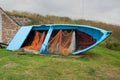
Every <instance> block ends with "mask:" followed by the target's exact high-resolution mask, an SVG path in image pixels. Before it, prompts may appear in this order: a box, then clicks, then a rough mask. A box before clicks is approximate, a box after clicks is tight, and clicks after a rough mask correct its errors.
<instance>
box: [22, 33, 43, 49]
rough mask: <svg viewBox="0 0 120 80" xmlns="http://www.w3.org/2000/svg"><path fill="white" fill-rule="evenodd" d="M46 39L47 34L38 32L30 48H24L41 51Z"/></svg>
mask: <svg viewBox="0 0 120 80" xmlns="http://www.w3.org/2000/svg"><path fill="white" fill-rule="evenodd" d="M44 38H45V32H43V33H40V32H38V31H36V32H35V37H34V40H33V41H32V43H31V45H30V46H25V47H24V48H26V49H30V50H40V48H41V46H42V43H43V41H44Z"/></svg>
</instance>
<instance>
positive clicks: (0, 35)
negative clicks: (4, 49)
mask: <svg viewBox="0 0 120 80" xmlns="http://www.w3.org/2000/svg"><path fill="white" fill-rule="evenodd" d="M0 42H2V14H1V13H0Z"/></svg>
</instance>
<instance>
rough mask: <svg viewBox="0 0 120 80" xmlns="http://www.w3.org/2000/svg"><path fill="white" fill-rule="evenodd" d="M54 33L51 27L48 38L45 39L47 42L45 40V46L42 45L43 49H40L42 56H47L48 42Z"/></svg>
mask: <svg viewBox="0 0 120 80" xmlns="http://www.w3.org/2000/svg"><path fill="white" fill-rule="evenodd" d="M52 31H53V27H52V26H50V28H49V31H48V33H47V36H46V38H45V40H44V42H43V44H42V47H41V49H40V53H41V54H45V53H46V52H47V46H48V41H49V39H50V36H51V34H52Z"/></svg>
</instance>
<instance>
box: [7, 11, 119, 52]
mask: <svg viewBox="0 0 120 80" xmlns="http://www.w3.org/2000/svg"><path fill="white" fill-rule="evenodd" d="M6 12H7V13H8V15H10V16H11V17H13V16H14V17H15V16H16V17H21V18H28V19H30V21H29V22H28V23H26V25H33V24H35V25H37V24H39V25H40V24H82V25H91V26H95V27H98V28H102V29H105V30H109V31H112V36H111V37H110V38H109V39H108V40H106V41H105V42H104V44H103V45H102V46H103V47H107V48H109V49H113V50H120V36H119V35H120V26H117V25H112V24H106V23H103V22H98V21H90V20H83V19H79V20H72V19H70V18H68V17H58V16H50V15H46V16H43V15H40V14H33V13H28V12H18V11H13V12H8V11H6Z"/></svg>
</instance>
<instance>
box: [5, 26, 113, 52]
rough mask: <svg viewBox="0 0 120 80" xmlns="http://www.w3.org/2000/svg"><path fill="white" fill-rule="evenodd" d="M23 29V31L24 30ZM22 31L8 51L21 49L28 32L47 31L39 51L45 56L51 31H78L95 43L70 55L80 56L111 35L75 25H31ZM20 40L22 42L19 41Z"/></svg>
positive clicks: (104, 31)
mask: <svg viewBox="0 0 120 80" xmlns="http://www.w3.org/2000/svg"><path fill="white" fill-rule="evenodd" d="M24 28H25V30H24ZM24 28H23V29H22V30H21V29H20V30H19V31H18V33H17V34H16V36H15V37H14V39H13V40H12V41H11V43H10V44H9V46H8V47H7V49H8V50H15V49H19V48H21V46H22V44H23V42H24V40H25V39H26V38H27V35H28V34H29V32H30V30H31V29H32V30H35V31H36V30H48V33H47V36H46V38H45V40H44V42H43V44H42V48H41V49H40V53H41V54H45V53H46V51H47V45H48V41H49V39H50V37H51V34H52V31H53V30H79V31H81V32H84V33H86V34H88V35H90V36H92V37H93V38H94V39H95V40H96V43H94V44H93V45H91V46H89V47H88V48H85V49H83V50H78V51H76V52H73V53H72V54H80V53H83V52H86V51H88V50H90V49H92V48H94V47H95V46H97V45H98V44H100V43H101V42H102V41H104V40H105V39H106V38H107V37H109V36H110V35H111V33H112V32H110V31H106V30H103V29H100V28H95V27H92V26H86V25H75V24H47V25H33V26H31V28H27V27H24ZM20 39H22V40H20Z"/></svg>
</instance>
